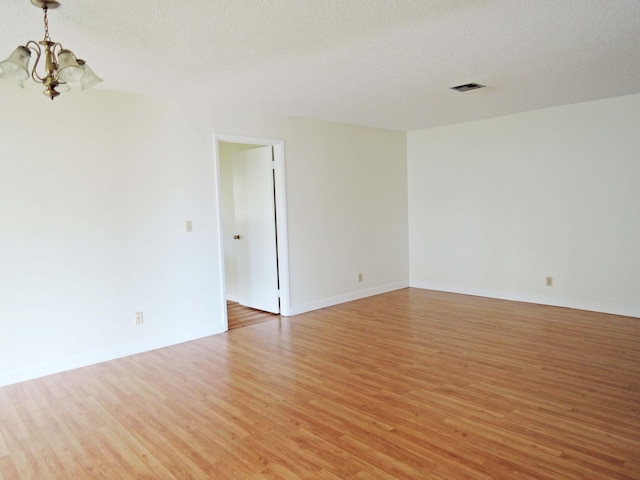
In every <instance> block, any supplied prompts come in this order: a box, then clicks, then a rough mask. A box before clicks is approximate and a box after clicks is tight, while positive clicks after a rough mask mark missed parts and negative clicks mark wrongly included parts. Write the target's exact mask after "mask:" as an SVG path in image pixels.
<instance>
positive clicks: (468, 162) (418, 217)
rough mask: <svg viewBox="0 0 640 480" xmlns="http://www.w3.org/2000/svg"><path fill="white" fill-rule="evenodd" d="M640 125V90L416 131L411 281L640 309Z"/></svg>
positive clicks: (411, 138)
mask: <svg viewBox="0 0 640 480" xmlns="http://www.w3.org/2000/svg"><path fill="white" fill-rule="evenodd" d="M639 132H640V95H632V96H626V97H619V98H613V99H608V100H602V101H596V102H589V103H583V104H577V105H570V106H564V107H557V108H549V109H545V110H538V111H533V112H528V113H523V114H519V115H510V116H505V117H500V118H494V119H489V120H483V121H478V122H472V123H466V124H460V125H453V126H448V127H442V128H434V129H429V130H421V131H415V132H410V133H409V134H408V140H407V144H408V146H407V149H408V172H409V226H410V234H409V237H410V259H411V266H410V279H411V280H410V282H411V285H412V286H416V287H422V288H432V289H438V290H445V291H451V292H459V293H470V294H477V295H486V296H490V297H498V298H507V299H515V300H524V301H532V302H538V303H544V304H552V305H561V306H568V307H574V308H585V309H590V310H595V311H603V312H610V313H619V314H624V315H631V316H640V248H639V245H640V186H639V183H638V182H639V179H640V135H639ZM546 276H553V279H554V285H553V286H552V287H546V286H545V277H546Z"/></svg>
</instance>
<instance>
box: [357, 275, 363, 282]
mask: <svg viewBox="0 0 640 480" xmlns="http://www.w3.org/2000/svg"><path fill="white" fill-rule="evenodd" d="M361 281H362V274H361V273H359V274H358V282H361Z"/></svg>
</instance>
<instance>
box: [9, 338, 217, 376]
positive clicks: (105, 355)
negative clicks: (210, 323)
mask: <svg viewBox="0 0 640 480" xmlns="http://www.w3.org/2000/svg"><path fill="white" fill-rule="evenodd" d="M222 332H224V330H220V331H217V330H215V331H214V330H212V331H201V332H192V334H191V335H190V336H188V337H184V338H172V339H169V340H168V339H151V340H146V341H143V342H137V343H135V344H127V345H118V346H115V347H113V348H108V349H104V350H100V351H98V352H91V353H88V354H83V355H72V356H69V357H66V358H60V359H56V360H54V361H47V362H42V363H39V364H34V365H29V366H26V367H22V368H16V369H14V370H9V371H4V372H0V387H4V386H6V385H11V384H14V383H20V382H25V381H27V380H33V379H34V378H39V377H45V376H48V375H53V374H55V373H61V372H66V371H69V370H75V369H76V368H82V367H87V366H89V365H95V364H97V363H102V362H107V361H109V360H115V359H117V358H122V357H128V356H130V355H137V354H139V353H144V352H148V351H150V350H156V349H159V348H165V347H170V346H172V345H178V344H180V343H185V342H190V341H192V340H197V339H198V338H203V337H208V336H210V335H215V334H217V333H222Z"/></svg>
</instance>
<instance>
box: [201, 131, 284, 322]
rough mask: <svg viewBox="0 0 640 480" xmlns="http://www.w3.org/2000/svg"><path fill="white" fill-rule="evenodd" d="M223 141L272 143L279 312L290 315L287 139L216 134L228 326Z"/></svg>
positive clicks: (218, 210)
mask: <svg viewBox="0 0 640 480" xmlns="http://www.w3.org/2000/svg"><path fill="white" fill-rule="evenodd" d="M220 142H226V143H244V144H248V145H264V146H268V145H271V146H272V147H273V160H274V188H275V199H276V235H277V237H278V243H277V254H278V282H279V285H280V315H282V316H289V315H291V297H290V285H289V237H288V228H287V195H286V181H285V180H286V177H285V162H284V140H282V139H279V138H261V137H244V136H240V135H227V134H218V133H216V134H214V135H213V143H214V149H213V159H214V166H215V169H214V174H215V182H216V201H217V205H216V214H217V224H218V260H219V265H220V271H219V275H220V286H221V288H220V305H221V314H222V318H223V319H224V326H225V330H228V329H229V323H228V318H227V293H226V289H227V288H226V279H225V277H226V275H225V265H224V233H225V232H223V231H222V206H221V194H220V185H221V180H222V179H221V178H220V148H219V144H220Z"/></svg>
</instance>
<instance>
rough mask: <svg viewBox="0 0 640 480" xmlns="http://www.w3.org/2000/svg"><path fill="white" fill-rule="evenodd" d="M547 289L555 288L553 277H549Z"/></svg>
mask: <svg viewBox="0 0 640 480" xmlns="http://www.w3.org/2000/svg"><path fill="white" fill-rule="evenodd" d="M547 287H553V277H547Z"/></svg>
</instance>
